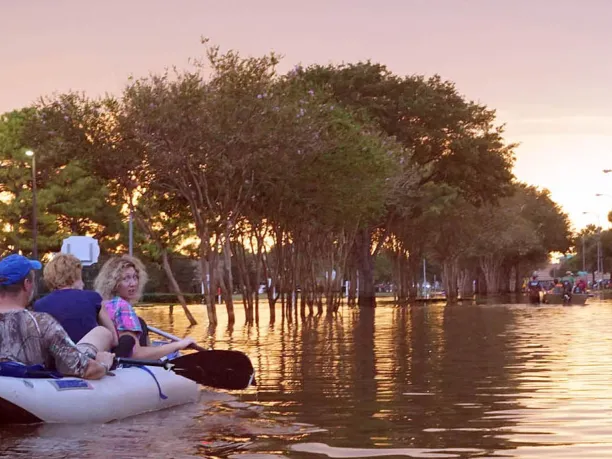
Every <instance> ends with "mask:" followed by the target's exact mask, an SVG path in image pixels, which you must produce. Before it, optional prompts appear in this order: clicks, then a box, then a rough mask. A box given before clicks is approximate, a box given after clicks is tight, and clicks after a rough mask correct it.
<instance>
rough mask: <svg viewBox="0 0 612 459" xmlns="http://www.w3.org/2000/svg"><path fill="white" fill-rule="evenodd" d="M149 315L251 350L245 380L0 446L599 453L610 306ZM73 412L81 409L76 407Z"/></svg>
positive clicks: (195, 452)
mask: <svg viewBox="0 0 612 459" xmlns="http://www.w3.org/2000/svg"><path fill="white" fill-rule="evenodd" d="M223 310H224V307H221V306H220V307H219V309H218V312H219V318H220V325H219V326H218V327H216V329H214V330H210V329H209V328H208V327H207V325H206V320H205V317H204V309H203V308H201V307H196V308H193V309H192V311H193V312H194V313H195V314H196V317H197V318H198V319H199V320H200V322H201V324H200V325H197V326H195V327H192V328H189V327H188V325H187V321H186V319H185V318H184V316H183V314H182V311H181V309H180V308H175V310H174V314H173V315H172V316H170V315H169V311H168V308H167V307H151V308H142V309H140V313H141V314H142V316H143V317H144V318H145V319H146V320H147V321H148V322H149V323H150V324H151V325H155V326H157V327H159V328H162V329H164V330H167V331H170V332H172V333H174V334H176V335H179V336H187V335H189V336H192V337H194V338H196V339H198V340H199V342H200V343H201V344H203V345H205V346H207V347H213V348H216V349H226V348H231V349H238V350H242V351H244V352H246V353H247V354H248V355H249V356H250V357H251V359H252V360H253V363H254V366H255V368H256V371H257V380H258V386H257V388H252V389H249V390H247V391H244V392H239V393H231V394H230V393H211V392H203V394H202V399H201V400H200V402H199V403H198V404H193V405H188V406H184V407H179V408H175V409H170V410H166V411H162V412H156V413H150V414H147V415H143V416H137V417H134V418H131V419H127V420H123V421H120V422H113V423H109V424H105V425H95V426H54V425H41V426H34V427H24V426H19V427H14V428H10V429H3V430H0V456H1V457H11V458H18V457H35V456H41V457H52V458H68V457H75V458H97V457H111V458H128V457H152V458H156V457H159V458H164V457H168V458H170V457H172V458H191V457H230V458H239V459H251V458H280V457H292V458H324V457H330V458H355V457H382V456H385V457H397V458H400V457H414V458H473V457H474V458H475V457H479V458H480V457H491V458H493V457H504V458H545V457H546V458H594V457H612V416H611V415H610V414H611V412H612V391H611V390H610V389H611V385H612V384H611V383H612V333H611V332H612V303H610V302H608V303H604V302H596V301H594V300H593V299H591V300H590V301H589V304H588V305H587V306H585V307H581V306H571V307H563V306H525V305H460V306H445V305H443V304H438V305H416V306H405V307H398V306H394V305H392V304H389V303H385V304H381V305H379V306H378V307H377V308H375V309H365V310H359V309H357V308H355V309H351V308H348V307H346V306H345V307H343V308H342V309H341V311H340V314H339V315H338V316H336V317H334V318H333V319H331V320H330V319H326V318H325V317H318V318H317V317H311V318H306V319H300V318H298V320H297V321H296V319H295V318H293V320H292V321H289V320H287V319H286V318H282V317H281V314H280V311H278V312H277V316H276V320H275V323H273V324H271V323H270V321H269V315H268V314H267V306H264V307H262V308H261V314H260V320H259V325H251V326H245V325H244V320H243V315H242V313H241V311H240V307H238V314H237V315H238V317H237V323H236V325H235V326H234V327H233V329H228V328H227V324H226V321H225V319H224V315H223ZM84 409H86V408H85V407H84Z"/></svg>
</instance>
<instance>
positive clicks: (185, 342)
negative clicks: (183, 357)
mask: <svg viewBox="0 0 612 459" xmlns="http://www.w3.org/2000/svg"><path fill="white" fill-rule="evenodd" d="M177 344H178V345H179V346H180V347H179V349H186V348H188V347H189V346H191V345H193V344H196V342H195V340H194V339H193V338H185V339H182V340H180V341H178V342H177Z"/></svg>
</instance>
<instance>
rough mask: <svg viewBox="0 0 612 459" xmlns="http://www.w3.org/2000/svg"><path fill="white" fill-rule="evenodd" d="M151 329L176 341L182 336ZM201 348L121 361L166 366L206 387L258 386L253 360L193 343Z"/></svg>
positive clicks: (240, 353)
mask: <svg viewBox="0 0 612 459" xmlns="http://www.w3.org/2000/svg"><path fill="white" fill-rule="evenodd" d="M148 329H149V330H150V331H152V332H154V333H157V334H159V335H161V336H163V337H164V338H168V339H170V340H172V341H180V338H178V337H176V336H174V335H171V334H170V333H166V332H164V331H162V330H159V329H157V328H155V327H151V326H149V327H148ZM192 347H195V348H196V349H198V350H199V352H194V353H192V354H186V355H182V356H180V357H177V358H175V359H172V360H165V361H161V360H139V359H128V358H117V359H115V360H116V363H117V364H123V365H147V366H155V367H163V368H165V369H167V370H170V369H171V370H173V371H174V372H175V373H177V374H179V375H181V376H184V377H185V378H188V379H191V380H192V381H195V382H197V383H198V384H202V385H204V386H209V387H214V388H217V389H229V390H238V389H246V388H247V387H249V386H250V385H255V370H254V369H253V364H252V363H251V360H250V359H249V358H248V357H247V356H246V354H244V353H242V352H240V351H229V350H207V349H204V348H203V347H201V346H198V345H193V346H192Z"/></svg>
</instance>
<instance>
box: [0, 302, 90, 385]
mask: <svg viewBox="0 0 612 459" xmlns="http://www.w3.org/2000/svg"><path fill="white" fill-rule="evenodd" d="M2 361H15V362H21V363H23V364H25V365H36V364H42V365H44V366H45V367H46V368H49V369H57V370H58V371H60V372H61V373H64V374H68V375H73V376H80V377H82V376H83V375H84V374H85V369H86V368H87V365H88V362H89V357H88V356H87V355H85V354H84V353H82V352H81V351H79V349H77V347H76V346H75V344H74V342H72V340H71V339H70V337H69V336H68V334H67V333H66V331H65V330H64V329H63V328H62V326H61V325H60V324H59V323H58V322H57V321H56V320H55V319H54V318H53V317H51V316H50V315H49V314H46V313H44V312H30V311H27V310H20V311H17V310H16V311H9V312H4V313H0V362H2Z"/></svg>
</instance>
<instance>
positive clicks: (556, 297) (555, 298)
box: [544, 293, 590, 306]
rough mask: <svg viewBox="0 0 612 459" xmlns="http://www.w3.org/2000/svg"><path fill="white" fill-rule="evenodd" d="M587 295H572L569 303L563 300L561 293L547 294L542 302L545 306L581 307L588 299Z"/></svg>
mask: <svg viewBox="0 0 612 459" xmlns="http://www.w3.org/2000/svg"><path fill="white" fill-rule="evenodd" d="M589 296H590V295H589V294H588V293H572V294H571V295H570V299H569V301H568V300H567V299H565V298H564V295H563V293H547V294H546V295H545V296H544V302H545V303H547V304H567V305H572V306H583V305H584V304H585V303H586V301H587V299H588V298H589Z"/></svg>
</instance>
